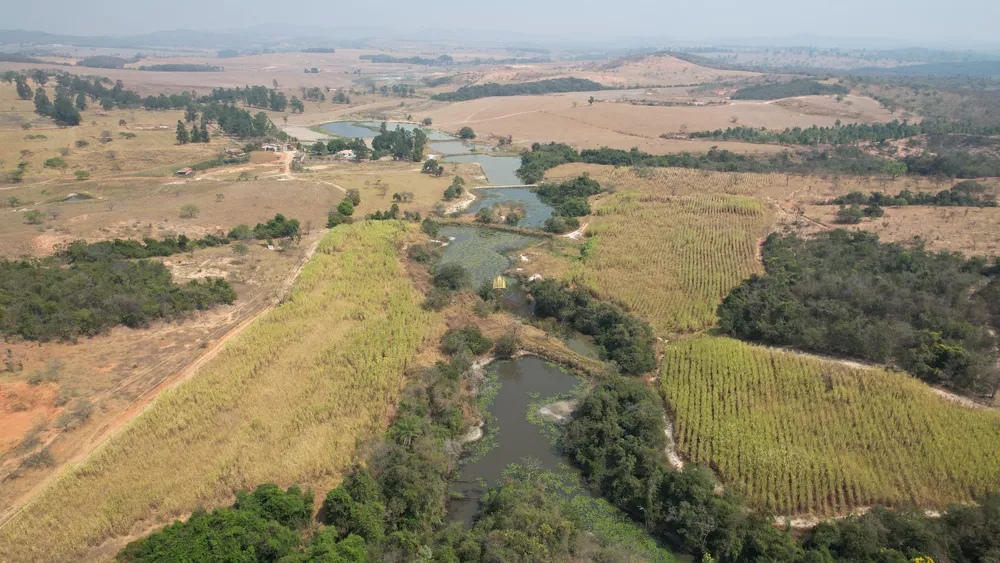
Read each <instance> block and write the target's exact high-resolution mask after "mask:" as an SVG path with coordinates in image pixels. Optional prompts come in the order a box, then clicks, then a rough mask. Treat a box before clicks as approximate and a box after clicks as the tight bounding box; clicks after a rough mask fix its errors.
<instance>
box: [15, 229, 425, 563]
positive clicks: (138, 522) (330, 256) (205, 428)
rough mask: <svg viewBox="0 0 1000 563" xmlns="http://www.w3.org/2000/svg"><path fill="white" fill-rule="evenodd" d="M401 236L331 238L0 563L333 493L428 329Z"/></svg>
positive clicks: (30, 522)
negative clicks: (303, 495)
mask: <svg viewBox="0 0 1000 563" xmlns="http://www.w3.org/2000/svg"><path fill="white" fill-rule="evenodd" d="M404 233H405V227H403V226H402V225H401V224H399V223H397V222H395V221H377V222H366V223H357V224H354V225H344V226H341V227H338V228H337V229H335V230H333V231H332V232H331V233H329V234H328V235H327V236H326V237H325V238H324V239H323V241H321V243H320V246H319V248H318V249H317V252H316V254H315V256H314V257H313V258H312V260H310V262H309V263H308V264H307V265H306V267H305V268H304V269H303V271H302V274H301V276H300V277H299V279H298V281H297V283H296V286H295V288H294V289H293V291H292V295H291V297H290V299H289V300H287V301H286V302H285V303H284V304H282V305H281V306H279V307H277V308H276V309H274V310H272V311H271V312H269V313H267V314H266V315H265V316H263V317H262V318H261V319H259V320H258V321H256V322H255V323H254V324H253V325H252V326H250V327H248V328H247V329H246V330H245V331H243V332H242V333H241V334H239V335H238V336H236V337H235V338H234V339H233V340H232V341H231V342H230V343H228V344H227V345H226V347H225V348H224V349H223V350H222V351H221V352H220V353H219V354H218V355H217V356H216V357H215V358H214V359H213V360H212V361H210V362H209V363H208V364H206V365H205V367H203V368H202V369H201V370H200V371H199V373H198V374H197V375H196V376H195V377H194V378H193V379H191V380H190V381H188V382H186V383H184V384H182V385H180V386H178V387H176V388H175V389H172V390H168V391H165V392H163V393H162V394H161V395H160V396H159V397H158V398H157V399H156V401H155V402H154V403H153V404H152V405H151V406H150V408H149V409H148V410H147V411H146V412H145V413H144V414H142V415H141V416H139V417H138V418H136V419H135V420H134V421H132V422H131V423H130V424H129V425H128V426H126V427H125V428H124V429H123V430H122V431H120V432H119V433H118V434H116V435H115V436H114V437H112V438H111V439H110V440H108V442H107V443H105V444H104V445H103V446H102V447H101V448H100V449H98V450H97V451H95V452H94V453H93V454H92V455H91V456H90V457H89V458H88V459H87V460H86V461H84V462H83V463H81V464H79V465H76V466H74V467H71V468H69V469H67V470H65V471H64V472H63V473H62V474H61V475H60V476H59V477H58V479H57V481H56V482H54V483H53V484H51V485H50V486H49V487H48V488H47V489H46V490H44V491H42V492H41V493H40V494H39V495H38V496H37V497H36V499H35V501H34V502H32V503H31V504H29V505H28V506H27V508H26V509H25V510H24V511H23V512H22V513H21V514H20V515H18V516H17V517H15V518H14V519H12V520H11V521H9V522H8V523H7V524H6V525H5V526H4V527H3V528H2V529H0V561H69V560H77V559H80V558H81V557H83V556H84V554H85V553H86V552H87V550H88V549H89V548H93V547H95V546H97V545H99V544H101V543H102V542H104V541H106V540H109V539H112V538H115V537H121V536H124V535H128V534H133V533H136V532H137V531H140V530H142V529H144V528H147V527H148V526H149V525H150V524H157V523H166V522H169V521H171V520H173V519H174V518H178V517H182V516H184V515H185V514H187V513H189V512H191V511H192V510H194V509H195V508H197V507H199V506H207V507H211V506H213V505H218V504H223V503H226V502H231V499H232V495H233V493H234V492H235V491H237V490H239V489H252V488H254V487H256V486H257V485H258V484H260V483H262V482H275V483H278V484H279V485H281V486H283V487H284V486H288V485H290V484H293V483H301V484H303V485H304V487H313V488H317V489H320V490H321V491H322V490H324V489H327V488H331V487H333V486H335V485H336V483H337V482H338V481H339V479H340V472H341V470H342V469H343V468H344V467H345V466H347V465H348V464H350V463H351V462H352V459H353V455H354V452H355V447H356V445H357V443H358V442H359V441H360V440H364V439H365V438H367V437H369V436H371V435H373V433H375V432H378V431H380V429H381V428H382V426H383V424H384V423H385V422H386V421H385V420H384V418H385V416H386V413H387V411H388V410H389V408H390V406H391V405H394V404H396V403H397V402H398V399H399V395H400V388H401V385H402V379H403V373H404V371H405V370H406V368H407V364H408V362H409V361H410V359H411V358H412V357H413V356H414V354H415V353H416V351H417V350H418V348H420V347H421V346H422V345H423V344H425V339H426V340H428V341H429V340H430V336H429V335H430V331H431V330H432V329H433V327H435V326H436V324H437V323H438V322H439V321H438V320H436V317H434V316H432V315H431V314H429V313H427V312H425V311H424V310H423V309H422V308H421V307H420V301H421V299H420V298H419V295H418V294H417V292H416V291H415V290H414V288H413V287H412V285H411V283H410V281H409V279H408V278H407V277H406V276H405V275H404V272H403V269H402V266H401V265H400V263H399V260H398V258H397V249H396V244H397V243H398V242H399V241H400V240H401V238H402V237H403V235H404Z"/></svg>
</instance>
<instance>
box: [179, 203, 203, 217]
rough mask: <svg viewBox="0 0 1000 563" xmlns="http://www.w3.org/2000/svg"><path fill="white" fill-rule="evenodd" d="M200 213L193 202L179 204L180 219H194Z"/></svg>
mask: <svg viewBox="0 0 1000 563" xmlns="http://www.w3.org/2000/svg"><path fill="white" fill-rule="evenodd" d="M199 213H201V209H198V206H197V205H195V204H193V203H185V204H184V205H182V206H181V219H194V218H195V217H197V216H198V214H199Z"/></svg>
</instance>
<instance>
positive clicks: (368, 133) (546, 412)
mask: <svg viewBox="0 0 1000 563" xmlns="http://www.w3.org/2000/svg"><path fill="white" fill-rule="evenodd" d="M380 125H381V123H377V122H353V123H352V122H344V121H340V122H333V123H327V124H325V125H322V126H321V127H322V128H323V129H324V130H326V131H328V132H330V133H332V134H334V135H339V136H344V137H361V138H368V137H373V136H374V135H375V132H376V131H377V130H378V128H379V126H380ZM397 125H399V126H401V127H403V128H405V129H410V130H412V129H415V128H417V127H419V126H418V125H416V124H413V123H393V122H387V123H386V126H387V127H388V128H389V129H394V128H395V127H396V126H397ZM423 130H424V132H425V133H426V134H427V137H428V139H429V140H430V148H431V150H433V151H435V152H438V153H441V154H442V155H444V161H445V162H476V163H478V164H479V165H480V166H481V167H482V169H483V172H484V173H485V174H486V177H487V181H488V182H489V184H490V185H494V186H511V185H519V184H521V181H520V180H519V179H518V178H517V176H516V175H515V173H514V171H515V170H517V168H518V167H519V166H520V159H519V158H516V157H509V156H508V157H504V156H490V155H488V154H484V153H480V152H478V151H479V150H483V147H481V146H477V145H475V144H472V143H468V142H466V141H462V140H459V139H455V138H454V137H451V136H449V135H447V134H445V133H441V132H439V131H434V130H432V129H426V128H424V129H423ZM474 150H475V151H476V152H473V151H474ZM476 192H477V193H476V195H477V199H476V201H475V202H474V203H473V204H472V205H471V206H470V207H469V209H468V210H467V213H475V212H477V211H479V210H480V209H482V208H484V207H489V206H492V205H493V204H495V203H512V204H517V205H518V206H520V207H522V208H523V210H524V212H525V217H524V218H523V219H522V221H521V222H520V225H521V226H525V227H539V226H541V225H542V223H543V222H544V221H545V219H547V218H548V217H550V216H551V213H552V208H551V207H550V206H548V205H546V204H544V203H542V202H541V201H540V200H539V199H538V196H537V195H536V194H535V193H534V192H533V191H531V190H530V189H528V188H509V187H503V188H490V187H489V186H484V187H482V188H480V189H477V190H476ZM439 239H440V241H441V242H442V244H443V249H442V250H443V253H442V257H441V262H442V263H449V262H455V263H459V264H461V265H462V266H464V267H465V268H466V270H468V271H469V273H470V275H471V278H472V284H473V288H474V289H478V288H479V287H480V286H481V285H482V284H483V283H489V282H490V281H491V280H492V279H494V278H495V277H497V276H499V275H502V274H503V273H504V272H506V271H507V270H508V269H510V268H511V267H513V266H515V262H517V260H518V259H519V258H518V257H517V254H518V253H517V252H516V251H517V250H518V249H523V248H525V247H527V246H529V245H531V244H533V243H535V242H537V240H538V239H536V238H535V237H532V236H527V235H522V234H518V233H512V232H507V231H500V230H494V229H489V228H482V227H475V226H444V227H441V229H440V234H439ZM502 304H503V306H504V308H506V309H507V310H509V311H511V312H512V313H513V314H515V315H517V316H520V317H522V318H525V319H526V320H533V318H534V311H533V306H532V304H531V302H530V300H529V299H527V295H526V294H525V292H524V290H523V288H521V287H520V286H519V285H518V284H517V283H516V281H513V280H510V284H509V285H508V289H507V291H506V293H505V296H504V299H503V301H502ZM567 332H569V334H564V335H561V336H560V337H561V338H562V339H563V341H564V342H565V343H566V345H567V347H569V348H570V349H571V350H573V351H574V352H576V353H578V354H581V355H584V356H587V357H589V358H593V359H598V358H599V353H598V350H597V347H596V346H595V345H594V344H593V342H592V341H591V340H590V339H589V338H588V337H585V336H583V335H581V334H579V333H575V332H572V331H567ZM477 369H478V368H477ZM482 369H483V370H484V374H483V375H484V377H485V380H484V383H483V384H482V385H481V389H480V396H479V400H480V410H481V412H482V413H483V415H484V417H485V420H484V422H483V425H482V427H481V429H479V430H474V431H473V432H470V436H469V438H470V440H471V441H470V442H469V443H467V444H466V450H467V452H468V454H467V455H466V456H465V457H464V458H463V460H462V463H461V466H460V469H459V475H458V478H457V480H456V481H455V482H453V489H454V491H455V492H456V493H458V494H457V495H456V498H454V499H453V500H452V501H451V502H450V503H449V510H448V513H449V519H451V520H452V521H456V522H462V523H463V524H464V525H466V526H470V525H471V524H472V522H473V521H474V520H475V517H476V515H477V514H478V512H479V501H480V499H481V498H482V496H483V495H484V494H485V493H486V491H487V489H488V488H489V487H490V486H494V485H496V484H498V483H499V482H500V481H501V479H502V478H503V474H504V472H505V471H506V470H507V469H508V468H509V466H510V465H511V464H521V465H525V464H531V465H533V466H535V467H538V468H539V469H541V470H543V471H545V472H548V473H547V474H548V475H550V476H551V478H552V479H553V480H554V483H553V486H555V487H557V488H558V489H559V490H560V491H561V492H562V494H564V495H565V497H566V499H567V501H568V502H570V503H571V505H572V506H573V507H574V509H575V510H576V512H577V513H578V514H579V515H580V517H581V518H582V519H583V520H584V521H585V523H586V526H585V527H586V528H587V529H588V531H589V532H591V533H593V534H594V535H595V536H598V537H599V538H600V537H604V538H607V539H608V540H609V541H611V540H617V541H621V540H622V538H628V542H627V543H628V545H630V546H631V549H632V550H634V551H635V554H636V555H638V556H639V558H640V559H642V560H649V561H675V560H676V559H674V558H673V556H672V555H670V553H669V552H667V551H666V550H664V549H662V548H661V547H660V546H659V545H657V543H656V542H655V541H654V540H653V539H652V538H650V536H649V535H648V534H646V533H645V531H644V530H643V529H642V527H641V526H638V525H637V524H635V523H634V522H632V521H631V520H630V519H629V518H628V517H627V516H625V515H624V514H622V513H621V512H620V511H619V510H617V509H616V508H614V507H613V506H611V505H610V504H608V503H607V502H605V501H604V500H603V499H600V498H595V497H594V496H592V495H591V494H590V493H589V492H588V491H587V490H586V488H585V487H583V486H582V484H581V479H580V475H579V472H578V471H576V470H575V469H574V468H572V467H571V465H570V461H569V459H568V458H567V457H566V456H564V455H563V453H562V451H561V449H560V447H559V438H560V437H561V436H562V433H563V430H562V426H561V423H562V422H564V421H565V420H566V419H567V417H568V416H569V415H570V414H571V412H572V408H573V406H574V405H575V401H576V400H577V399H579V398H580V397H582V395H583V394H584V393H585V391H586V388H587V385H588V383H589V382H588V381H587V380H586V379H585V378H582V377H580V376H577V375H575V374H573V373H571V372H569V371H567V370H564V369H562V368H560V367H559V366H557V365H555V364H552V363H550V362H547V361H545V360H544V359H541V358H538V357H536V356H522V357H519V358H516V359H510V360H499V361H495V362H492V363H490V364H488V365H486V366H485V367H483V368H482Z"/></svg>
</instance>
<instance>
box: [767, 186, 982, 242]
mask: <svg viewBox="0 0 1000 563" xmlns="http://www.w3.org/2000/svg"><path fill="white" fill-rule="evenodd" d="M980 182H982V183H984V184H986V185H987V186H988V189H990V190H991V191H992V192H993V193H995V194H1000V180H996V179H986V180H980ZM952 184H953V183H952V182H932V181H930V180H927V179H918V178H898V179H896V180H895V181H891V180H888V179H885V178H882V179H879V178H864V177H826V178H822V177H818V176H815V177H808V179H806V181H804V182H802V181H800V183H799V184H797V185H798V187H797V188H796V189H795V190H793V191H791V192H789V194H788V196H787V197H786V198H784V199H782V198H778V197H775V198H772V200H771V201H772V203H773V204H775V205H778V206H780V207H779V209H778V215H777V220H776V224H775V226H774V230H784V231H787V230H794V231H797V232H800V233H803V234H806V235H809V234H811V233H815V232H817V231H821V230H827V229H834V228H845V229H854V230H866V231H871V232H873V233H876V234H878V235H879V238H881V239H882V240H884V241H889V242H900V243H910V242H913V240H914V237H920V238H921V239H922V240H923V242H924V244H925V246H926V248H927V249H928V250H932V251H935V252H937V251H951V252H961V253H963V254H965V255H966V256H997V255H1000V208H997V207H984V208H976V207H934V206H925V205H914V206H905V207H885V208H884V210H885V215H884V216H883V217H878V218H865V219H863V220H862V221H861V223H859V224H857V225H841V224H838V223H836V213H837V211H838V209H839V206H837V205H823V204H822V203H823V202H826V201H829V200H831V199H833V198H835V197H837V196H841V195H846V194H848V193H850V192H853V191H860V192H863V193H866V194H867V193H870V192H873V191H880V192H883V193H888V194H896V193H899V192H901V191H902V190H904V189H908V190H911V191H913V192H929V193H937V192H939V191H941V190H945V189H948V188H950V187H951V186H952Z"/></svg>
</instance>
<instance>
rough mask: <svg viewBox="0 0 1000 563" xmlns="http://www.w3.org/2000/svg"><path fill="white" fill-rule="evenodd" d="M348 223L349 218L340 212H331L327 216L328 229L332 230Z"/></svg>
mask: <svg viewBox="0 0 1000 563" xmlns="http://www.w3.org/2000/svg"><path fill="white" fill-rule="evenodd" d="M346 222H347V217H345V216H344V215H343V214H342V213H340V212H339V211H331V212H330V213H329V214H328V215H327V216H326V228H328V229H332V228H334V227H336V226H337V225H343V224H344V223H346Z"/></svg>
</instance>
